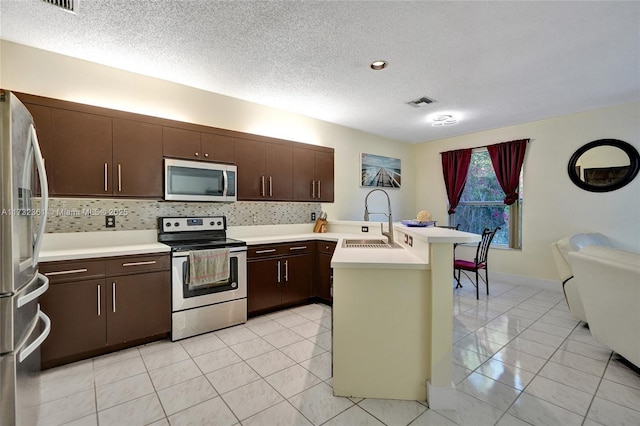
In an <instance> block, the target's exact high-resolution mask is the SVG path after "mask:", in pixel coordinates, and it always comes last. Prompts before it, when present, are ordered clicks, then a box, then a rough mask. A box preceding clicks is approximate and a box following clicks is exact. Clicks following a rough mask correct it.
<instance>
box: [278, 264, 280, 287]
mask: <svg viewBox="0 0 640 426" xmlns="http://www.w3.org/2000/svg"><path fill="white" fill-rule="evenodd" d="M278 282H280V261H279V260H278Z"/></svg>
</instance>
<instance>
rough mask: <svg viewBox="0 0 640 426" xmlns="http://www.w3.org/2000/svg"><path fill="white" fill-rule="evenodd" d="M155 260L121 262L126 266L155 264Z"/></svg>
mask: <svg viewBox="0 0 640 426" xmlns="http://www.w3.org/2000/svg"><path fill="white" fill-rule="evenodd" d="M156 263H157V262H156V261H155V260H146V261H143V262H129V263H123V264H122V266H124V267H127V266H141V265H155V264H156Z"/></svg>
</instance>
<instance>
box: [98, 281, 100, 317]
mask: <svg viewBox="0 0 640 426" xmlns="http://www.w3.org/2000/svg"><path fill="white" fill-rule="evenodd" d="M98 316H100V284H98Z"/></svg>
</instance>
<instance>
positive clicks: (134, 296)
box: [107, 272, 171, 346]
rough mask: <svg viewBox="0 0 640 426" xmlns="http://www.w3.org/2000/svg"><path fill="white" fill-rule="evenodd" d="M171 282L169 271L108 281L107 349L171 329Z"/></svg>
mask: <svg viewBox="0 0 640 426" xmlns="http://www.w3.org/2000/svg"><path fill="white" fill-rule="evenodd" d="M170 279H171V277H170V276H169V273H167V272H150V273H146V274H137V275H127V276H123V277H114V278H110V279H109V280H107V282H108V285H107V291H108V292H110V293H111V294H110V295H109V297H107V301H108V307H107V346H109V345H115V344H118V343H125V342H130V341H133V340H137V339H140V338H141V337H148V336H155V335H158V334H162V333H166V332H167V331H169V330H170V329H171V294H170V292H169V291H166V289H170V288H171V284H170Z"/></svg>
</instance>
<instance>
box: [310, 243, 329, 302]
mask: <svg viewBox="0 0 640 426" xmlns="http://www.w3.org/2000/svg"><path fill="white" fill-rule="evenodd" d="M331 256H332V255H330V254H325V253H318V255H317V263H316V268H317V269H316V282H315V284H316V287H315V290H314V296H316V297H319V298H321V299H322V300H325V301H327V302H331V301H332V300H333V298H332V297H331Z"/></svg>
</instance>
